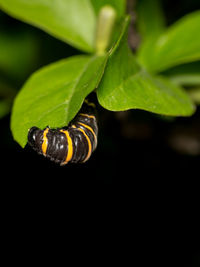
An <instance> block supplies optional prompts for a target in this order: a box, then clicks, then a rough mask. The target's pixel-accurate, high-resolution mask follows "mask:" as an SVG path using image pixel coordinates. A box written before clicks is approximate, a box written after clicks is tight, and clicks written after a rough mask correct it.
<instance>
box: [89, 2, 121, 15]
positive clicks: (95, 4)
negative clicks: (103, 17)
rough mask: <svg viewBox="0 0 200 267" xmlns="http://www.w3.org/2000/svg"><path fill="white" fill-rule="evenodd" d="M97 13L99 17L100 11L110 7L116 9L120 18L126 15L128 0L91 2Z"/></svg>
mask: <svg viewBox="0 0 200 267" xmlns="http://www.w3.org/2000/svg"><path fill="white" fill-rule="evenodd" d="M91 3H92V5H93V7H94V10H95V13H96V14H97V15H98V13H99V10H100V9H101V8H102V7H103V6H106V5H110V6H112V7H114V8H115V10H116V12H117V15H118V17H122V16H124V15H125V10H126V0H117V1H116V0H91Z"/></svg>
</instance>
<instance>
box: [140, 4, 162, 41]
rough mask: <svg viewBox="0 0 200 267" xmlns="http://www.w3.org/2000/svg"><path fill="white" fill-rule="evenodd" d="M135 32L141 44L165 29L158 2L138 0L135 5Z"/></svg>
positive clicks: (160, 6)
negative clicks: (137, 33) (138, 35)
mask: <svg viewBox="0 0 200 267" xmlns="http://www.w3.org/2000/svg"><path fill="white" fill-rule="evenodd" d="M136 14H137V21H136V26H137V30H138V32H139V33H140V37H141V39H142V43H144V42H145V40H147V39H149V38H152V37H154V38H155V37H156V36H158V35H159V34H160V33H162V32H163V30H164V29H165V16H164V13H163V8H162V2H161V1H160V0H154V1H152V0H140V1H138V2H137V5H136Z"/></svg>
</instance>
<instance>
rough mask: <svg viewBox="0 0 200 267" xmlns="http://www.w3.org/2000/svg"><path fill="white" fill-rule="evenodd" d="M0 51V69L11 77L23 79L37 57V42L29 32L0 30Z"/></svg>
mask: <svg viewBox="0 0 200 267" xmlns="http://www.w3.org/2000/svg"><path fill="white" fill-rule="evenodd" d="M0 51H2V52H1V53H0V70H1V71H3V73H5V74H6V75H8V76H11V77H12V78H21V79H22V80H24V77H26V75H27V74H29V72H30V71H31V69H32V68H33V66H34V64H35V61H36V59H37V56H38V43H37V40H36V38H34V35H31V34H29V33H25V32H19V31H18V32H16V33H14V32H13V31H8V32H3V31H0ZM19 62H20V64H19ZM19 65H20V66H19Z"/></svg>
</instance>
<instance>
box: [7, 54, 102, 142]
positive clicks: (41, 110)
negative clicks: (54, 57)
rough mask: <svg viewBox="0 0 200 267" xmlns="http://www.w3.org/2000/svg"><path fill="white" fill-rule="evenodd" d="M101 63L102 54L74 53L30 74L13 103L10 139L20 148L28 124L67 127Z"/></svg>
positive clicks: (94, 84) (98, 73) (99, 74)
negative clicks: (79, 54)
mask: <svg viewBox="0 0 200 267" xmlns="http://www.w3.org/2000/svg"><path fill="white" fill-rule="evenodd" d="M105 62H106V56H75V57H71V58H68V59H65V60H61V61H59V62H56V63H54V64H51V65H49V66H46V67H44V68H42V69H40V70H39V71H37V72H36V73H34V74H33V75H32V76H31V77H30V79H29V80H28V81H27V82H26V84H25V85H24V87H23V88H22V90H21V91H20V93H19V94H18V96H17V97H16V99H15V102H14V107H13V112H12V117H11V129H12V132H13V136H14V139H15V140H16V141H17V142H18V143H19V144H20V145H21V146H22V147H24V146H25V144H26V142H27V134H28V129H29V128H31V127H32V126H37V127H40V128H42V129H43V128H44V127H46V126H47V125H48V126H49V127H51V128H56V127H63V126H67V125H68V123H69V121H71V119H72V118H73V117H74V116H75V115H76V113H77V112H78V110H79V109H80V107H81V105H82V103H83V101H84V99H85V97H86V96H87V95H88V94H89V93H90V92H91V91H93V90H94V89H95V88H96V87H97V85H98V83H99V81H100V79H101V77H102V73H103V70H104V67H105Z"/></svg>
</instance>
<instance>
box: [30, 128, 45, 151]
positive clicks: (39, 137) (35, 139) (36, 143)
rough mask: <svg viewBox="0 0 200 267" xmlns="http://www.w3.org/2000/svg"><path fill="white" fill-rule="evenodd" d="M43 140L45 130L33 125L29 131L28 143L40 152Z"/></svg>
mask: <svg viewBox="0 0 200 267" xmlns="http://www.w3.org/2000/svg"><path fill="white" fill-rule="evenodd" d="M42 142H43V131H42V130H41V129H39V128H38V127H35V126H34V127H32V128H31V129H30V130H29V132H28V144H29V145H30V146H31V147H32V148H33V149H35V150H37V151H38V152H40V148H41V144H42Z"/></svg>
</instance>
